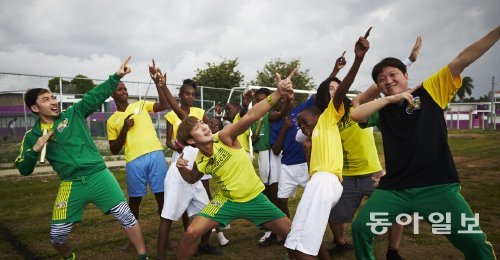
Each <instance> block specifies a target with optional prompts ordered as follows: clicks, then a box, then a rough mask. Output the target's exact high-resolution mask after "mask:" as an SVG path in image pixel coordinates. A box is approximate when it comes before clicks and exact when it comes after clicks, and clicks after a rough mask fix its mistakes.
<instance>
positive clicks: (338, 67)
mask: <svg viewBox="0 0 500 260" xmlns="http://www.w3.org/2000/svg"><path fill="white" fill-rule="evenodd" d="M345 52H346V51H344V52H343V53H342V56H340V57H339V58H338V59H337V60H336V61H335V67H333V70H332V73H330V77H336V76H337V74H338V73H339V71H340V70H341V69H342V68H344V66H345V64H346V63H347V61H346V60H345V58H344V55H345Z"/></svg>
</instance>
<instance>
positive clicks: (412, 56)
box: [408, 36, 422, 62]
mask: <svg viewBox="0 0 500 260" xmlns="http://www.w3.org/2000/svg"><path fill="white" fill-rule="evenodd" d="M421 47H422V37H420V36H418V37H417V41H416V42H415V45H414V46H413V49H411V53H410V57H408V59H410V61H411V62H415V61H417V57H418V53H419V52H420V48H421Z"/></svg>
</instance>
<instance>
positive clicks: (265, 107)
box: [219, 69, 296, 145]
mask: <svg viewBox="0 0 500 260" xmlns="http://www.w3.org/2000/svg"><path fill="white" fill-rule="evenodd" d="M295 72H296V69H294V70H293V71H292V73H290V75H289V76H288V77H287V78H286V79H284V80H282V79H281V76H280V75H279V74H277V76H276V77H277V82H278V88H277V90H276V91H275V92H274V93H272V94H271V95H269V96H268V99H267V100H262V101H261V102H259V103H258V104H256V105H255V106H253V107H252V109H250V110H249V111H248V112H247V114H246V115H245V116H244V117H242V118H241V119H240V120H239V121H238V122H236V123H233V124H230V125H228V126H226V127H224V128H223V129H222V130H221V131H220V132H219V138H220V139H221V141H223V142H224V143H225V144H227V145H232V144H233V143H234V142H235V141H236V138H237V137H238V135H240V134H242V133H243V132H245V131H246V130H247V129H248V128H249V127H250V126H251V125H252V124H253V122H255V121H257V120H259V118H261V117H262V116H263V115H264V114H265V113H266V112H267V111H269V110H270V109H271V107H272V106H273V105H274V104H276V103H277V102H278V101H279V100H280V99H281V97H282V96H285V95H289V94H290V93H291V92H293V89H292V81H291V77H292V76H293V75H294V74H295Z"/></svg>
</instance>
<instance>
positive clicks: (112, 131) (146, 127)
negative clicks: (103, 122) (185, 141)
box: [106, 100, 163, 162]
mask: <svg viewBox="0 0 500 260" xmlns="http://www.w3.org/2000/svg"><path fill="white" fill-rule="evenodd" d="M153 105H154V102H151V101H144V100H141V101H137V102H134V103H132V104H129V105H128V107H127V109H125V111H123V112H121V111H116V112H115V113H113V115H111V117H109V119H108V121H107V126H106V128H107V132H108V140H116V139H117V138H118V135H119V134H120V131H121V130H122V128H123V123H124V122H123V121H124V120H125V118H126V117H127V116H128V115H130V114H133V116H131V117H130V118H132V119H134V125H133V126H132V127H131V128H130V129H129V130H128V132H127V138H126V139H125V160H126V161H127V162H130V161H132V160H134V159H135V158H137V157H139V156H141V155H144V154H147V153H150V152H153V151H158V150H163V146H162V145H161V142H160V140H158V136H157V135H156V131H155V128H154V126H153V121H152V120H151V116H149V112H154V111H153ZM141 107H142V110H141ZM141 111H142V112H141ZM139 112H141V113H140V114H139Z"/></svg>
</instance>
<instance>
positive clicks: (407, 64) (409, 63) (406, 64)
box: [403, 58, 413, 67]
mask: <svg viewBox="0 0 500 260" xmlns="http://www.w3.org/2000/svg"><path fill="white" fill-rule="evenodd" d="M412 63H413V62H411V60H410V59H409V58H406V59H405V60H404V61H403V64H404V65H405V66H406V67H410V66H411V64H412Z"/></svg>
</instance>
